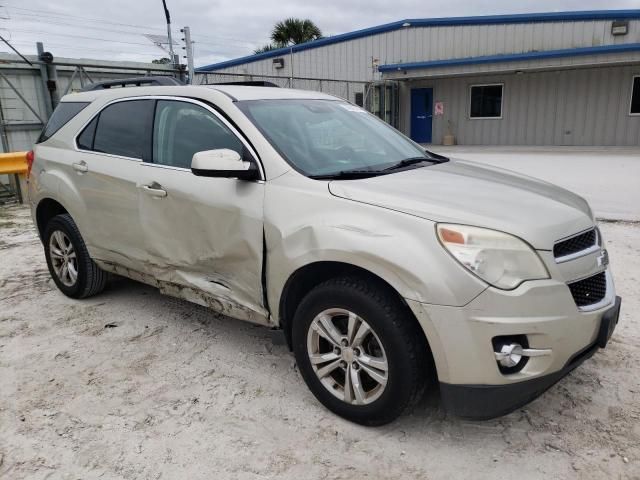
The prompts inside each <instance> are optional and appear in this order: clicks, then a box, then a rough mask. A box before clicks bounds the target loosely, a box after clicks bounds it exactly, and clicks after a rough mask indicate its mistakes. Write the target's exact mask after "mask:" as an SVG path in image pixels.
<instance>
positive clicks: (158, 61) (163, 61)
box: [151, 57, 171, 65]
mask: <svg viewBox="0 0 640 480" xmlns="http://www.w3.org/2000/svg"><path fill="white" fill-rule="evenodd" d="M151 63H155V64H160V65H167V64H169V63H171V59H170V58H167V57H163V58H156V59H155V60H151Z"/></svg>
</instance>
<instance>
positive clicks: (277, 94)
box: [208, 85, 336, 100]
mask: <svg viewBox="0 0 640 480" xmlns="http://www.w3.org/2000/svg"><path fill="white" fill-rule="evenodd" d="M208 88H211V89H214V90H218V91H219V92H223V93H225V94H227V95H228V96H230V97H232V98H233V99H234V100H282V99H295V98H300V99H317V100H336V97H334V96H331V95H327V94H326V93H320V92H314V91H311V90H295V89H292V88H276V87H248V86H243V85H210V86H208Z"/></svg>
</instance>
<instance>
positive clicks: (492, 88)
mask: <svg viewBox="0 0 640 480" xmlns="http://www.w3.org/2000/svg"><path fill="white" fill-rule="evenodd" d="M502 91H503V86H502V85H501V84H496V85H472V86H471V104H470V106H469V117H470V118H501V117H502Z"/></svg>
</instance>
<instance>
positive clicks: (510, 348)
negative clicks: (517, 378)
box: [495, 343, 522, 368]
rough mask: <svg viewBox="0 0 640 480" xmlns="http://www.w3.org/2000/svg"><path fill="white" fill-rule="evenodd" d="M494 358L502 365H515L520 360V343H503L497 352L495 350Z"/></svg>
mask: <svg viewBox="0 0 640 480" xmlns="http://www.w3.org/2000/svg"><path fill="white" fill-rule="evenodd" d="M495 354H496V360H498V363H499V364H500V365H502V366H503V367H507V368H511V367H515V366H516V365H518V364H519V363H520V360H522V345H520V344H519V343H510V344H508V345H503V346H502V348H501V349H500V351H499V352H495Z"/></svg>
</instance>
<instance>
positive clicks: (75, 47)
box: [12, 40, 161, 57]
mask: <svg viewBox="0 0 640 480" xmlns="http://www.w3.org/2000/svg"><path fill="white" fill-rule="evenodd" d="M12 43H13V44H14V45H22V46H25V47H29V46H33V43H32V42H28V41H24V40H22V41H18V42H12ZM45 47H56V48H64V49H68V50H76V51H77V50H82V51H85V50H86V51H92V52H108V53H131V54H135V55H150V56H156V57H157V56H161V52H138V51H135V52H130V51H124V50H111V49H105V48H91V47H85V46H83V45H70V44H66V43H47V44H46V45H45Z"/></svg>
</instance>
